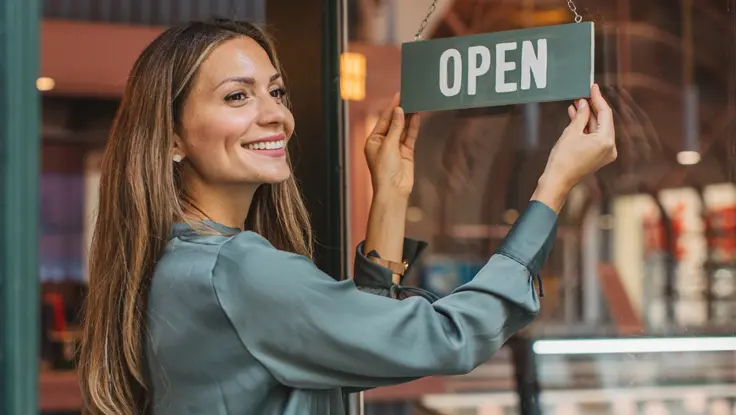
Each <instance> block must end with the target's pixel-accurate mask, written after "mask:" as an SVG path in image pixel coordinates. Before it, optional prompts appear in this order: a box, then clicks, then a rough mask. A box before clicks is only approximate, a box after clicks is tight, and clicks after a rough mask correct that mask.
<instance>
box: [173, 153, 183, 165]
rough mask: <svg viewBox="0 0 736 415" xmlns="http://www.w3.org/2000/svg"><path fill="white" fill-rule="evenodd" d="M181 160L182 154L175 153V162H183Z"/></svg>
mask: <svg viewBox="0 0 736 415" xmlns="http://www.w3.org/2000/svg"><path fill="white" fill-rule="evenodd" d="M181 160H182V157H181V154H174V162H175V163H179V162H181Z"/></svg>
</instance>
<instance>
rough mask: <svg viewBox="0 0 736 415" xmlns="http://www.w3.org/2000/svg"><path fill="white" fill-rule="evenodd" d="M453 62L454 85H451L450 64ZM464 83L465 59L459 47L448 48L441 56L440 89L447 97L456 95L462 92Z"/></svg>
mask: <svg viewBox="0 0 736 415" xmlns="http://www.w3.org/2000/svg"><path fill="white" fill-rule="evenodd" d="M450 59H452V62H453V80H452V86H449V85H448V84H449V81H450V80H449V74H448V72H449V71H448V64H449V63H450V62H449V61H450ZM462 84H463V61H462V56H461V55H460V52H459V51H458V50H457V49H447V50H446V51H444V52H442V56H440V91H441V92H442V95H444V96H446V97H454V96H455V95H457V94H459V93H460V89H462V86H463V85H462Z"/></svg>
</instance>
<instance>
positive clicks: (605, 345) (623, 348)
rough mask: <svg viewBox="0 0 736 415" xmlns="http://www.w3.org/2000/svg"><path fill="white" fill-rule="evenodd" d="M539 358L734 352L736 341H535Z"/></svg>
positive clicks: (725, 339)
mask: <svg viewBox="0 0 736 415" xmlns="http://www.w3.org/2000/svg"><path fill="white" fill-rule="evenodd" d="M533 348H534V353H536V354H539V355H581V354H620V353H677V352H726V351H728V352H736V337H686V338H666V339H656V338H643V339H642V338H639V339H636V338H635V339H572V340H538V341H536V342H534V346H533Z"/></svg>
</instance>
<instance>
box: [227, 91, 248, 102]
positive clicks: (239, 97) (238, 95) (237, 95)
mask: <svg viewBox="0 0 736 415" xmlns="http://www.w3.org/2000/svg"><path fill="white" fill-rule="evenodd" d="M245 98H247V97H246V95H245V93H243V92H235V93H233V94H230V95H228V96H226V97H225V101H242V100H244V99H245Z"/></svg>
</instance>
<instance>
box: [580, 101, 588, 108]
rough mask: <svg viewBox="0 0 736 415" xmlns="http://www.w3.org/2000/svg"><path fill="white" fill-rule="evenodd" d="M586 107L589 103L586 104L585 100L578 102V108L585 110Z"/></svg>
mask: <svg viewBox="0 0 736 415" xmlns="http://www.w3.org/2000/svg"><path fill="white" fill-rule="evenodd" d="M586 105H588V104H587V103H586V102H585V100H584V99H581V100H580V101H579V102H578V108H585V106H586Z"/></svg>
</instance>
